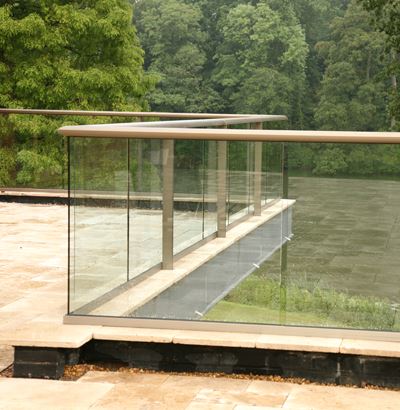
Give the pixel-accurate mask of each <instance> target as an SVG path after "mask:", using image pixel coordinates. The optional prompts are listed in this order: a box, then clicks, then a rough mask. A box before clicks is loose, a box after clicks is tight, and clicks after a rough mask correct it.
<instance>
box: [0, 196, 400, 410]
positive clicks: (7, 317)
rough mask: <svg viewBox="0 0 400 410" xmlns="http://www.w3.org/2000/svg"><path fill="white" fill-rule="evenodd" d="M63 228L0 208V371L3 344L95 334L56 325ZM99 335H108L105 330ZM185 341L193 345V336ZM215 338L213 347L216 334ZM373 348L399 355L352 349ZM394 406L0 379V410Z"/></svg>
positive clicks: (42, 216) (60, 307) (225, 388)
mask: <svg viewBox="0 0 400 410" xmlns="http://www.w3.org/2000/svg"><path fill="white" fill-rule="evenodd" d="M66 223H67V208H66V207H63V206H54V205H52V206H46V205H23V204H3V203H0V238H1V239H0V243H1V245H0V246H1V253H0V281H1V286H0V369H3V368H5V367H7V366H8V365H10V364H11V362H12V354H13V352H12V348H11V347H10V346H7V345H5V342H6V341H7V340H13V339H14V340H15V338H18V337H19V338H20V339H21V337H25V338H26V340H27V343H29V340H28V339H29V338H31V340H33V339H36V340H38V339H39V336H41V337H42V338H43V339H48V338H51V337H53V339H56V338H58V339H63V343H64V344H65V345H68V342H71V341H72V342H73V343H75V344H79V343H83V341H84V340H85V339H87V338H88V337H89V338H90V337H92V334H93V333H94V331H95V330H96V331H98V332H99V331H100V330H101V328H100V327H96V328H94V327H90V326H81V327H80V326H64V325H62V318H63V315H64V314H65V312H66V289H67V281H66V265H67V247H66V244H67V230H66ZM44 330H45V332H44ZM124 331H125V332H128V330H126V329H125V330H124ZM46 332H47V333H46ZM106 332H110V328H108V329H106V328H105V329H104V333H106ZM189 333H190V332H187V334H186V338H188V337H189V336H188V335H189ZM159 334H160V335H162V332H161V331H160V332H159ZM190 334H191V335H192V337H195V338H196V337H197V338H200V336H199V335H198V334H197V333H196V332H191V333H190ZM153 337H154V335H153ZM160 337H161V336H160ZM205 337H206V336H204V332H203V338H205ZM208 337H209V336H208ZM215 337H216V339H218V334H216V336H215ZM243 337H244V336H243ZM261 337H263V336H261ZM182 338H183V335H182V334H181V339H182ZM264 338H265V336H264ZM240 339H241V337H238V343H240ZM303 339H306V338H303ZM308 339H312V338H308ZM192 340H193V339H192ZM181 341H182V342H183V339H182V340H181ZM72 342H71V343H72ZM231 342H232V340H231ZM303 342H304V341H303ZM2 343H3V344H2ZM73 343H72V344H73ZM298 343H299V342H298ZM333 343H334V342H333ZM340 343H341V346H345V345H346V344H343V341H340ZM374 345H375V349H378V348H379V349H384V346H385V345H387V346H388V347H389V345H390V347H391V348H392V350H393V351H392V354H393V355H397V354H400V344H399V343H387V344H385V343H382V342H378V343H376V342H365V343H364V344H363V343H360V342H357V346H358V349H361V348H362V349H364V351H367V350H368V349H371V348H372V347H373V346H374ZM349 346H350V345H349V344H347V347H348V348H349V349H350V348H351V346H350V347H349ZM357 346H353V349H355V348H357ZM349 351H350V350H349ZM376 352H377V350H375V353H376ZM28 403H29V405H28ZM399 403H400V392H395V391H377V390H367V389H353V388H344V387H329V386H316V385H298V384H290V383H274V382H267V381H254V380H247V379H240V380H237V379H232V378H227V377H223V378H214V377H198V376H174V375H166V374H125V373H111V372H104V373H103V372H101V373H99V372H89V373H86V374H85V375H84V376H83V377H82V378H81V379H79V380H78V381H71V382H67V381H48V380H25V379H9V378H4V377H0V409H2V408H4V409H21V408H27V406H29V408H30V409H36V408H37V409H39V408H40V409H55V408H57V409H64V408H65V409H67V408H68V409H71V408H73V409H88V408H91V409H93V408H118V409H121V408H132V409H135V408H137V409H164V408H165V409H170V408H176V409H236V410H240V409H242V410H245V409H246V410H248V409H257V408H258V409H272V408H284V409H288V410H300V409H301V410H305V409H307V410H313V409H315V410H319V409H321V410H322V409H324V410H329V409H335V410H336V409H360V408H363V409H364V410H368V409H376V408H378V409H380V410H384V409H388V410H389V409H396V410H397V409H398V407H399V405H398V404H399Z"/></svg>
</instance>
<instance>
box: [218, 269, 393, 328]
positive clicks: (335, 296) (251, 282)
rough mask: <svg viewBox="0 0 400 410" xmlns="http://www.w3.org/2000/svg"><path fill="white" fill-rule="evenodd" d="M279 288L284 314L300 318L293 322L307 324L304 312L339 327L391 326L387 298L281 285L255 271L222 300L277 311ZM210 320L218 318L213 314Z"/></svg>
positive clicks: (320, 323)
mask: <svg viewBox="0 0 400 410" xmlns="http://www.w3.org/2000/svg"><path fill="white" fill-rule="evenodd" d="M282 291H283V292H284V293H285V295H286V297H285V304H286V307H285V308H284V311H285V312H287V313H288V316H289V315H290V314H291V313H302V315H301V316H300V317H302V318H298V319H297V320H300V322H297V324H304V325H308V324H309V323H307V322H306V320H307V318H308V317H309V316H307V315H310V314H313V315H315V316H316V317H317V318H318V322H317V324H318V325H323V324H324V323H325V322H334V323H336V324H337V325H339V326H342V327H354V328H362V329H382V330H389V329H392V328H393V326H394V325H395V311H394V310H393V309H392V306H391V304H390V302H389V301H388V300H382V299H379V298H374V297H366V296H358V295H350V294H347V293H344V292H338V291H335V290H332V289H323V288H320V287H318V286H314V287H312V288H309V287H307V286H304V284H301V283H296V282H291V283H289V284H287V285H286V286H285V287H284V288H282V287H281V284H280V283H279V281H277V280H272V279H266V278H264V277H260V276H257V275H256V274H255V275H252V276H250V277H249V278H247V279H246V280H245V281H244V282H242V283H241V284H240V285H239V286H238V287H236V288H235V289H234V290H233V291H232V292H231V293H230V294H229V295H228V296H227V297H226V298H225V301H227V302H230V303H233V304H240V305H244V306H259V307H265V308H268V309H270V310H272V311H280V310H282V309H283V305H282V300H281V295H282ZM217 308H218V305H217ZM211 314H212V311H211ZM213 320H218V317H215V314H214V315H213ZM314 320H315V318H314ZM267 321H268V318H267V317H266V318H264V322H267ZM292 324H294V323H292Z"/></svg>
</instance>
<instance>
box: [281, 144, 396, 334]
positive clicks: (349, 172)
mask: <svg viewBox="0 0 400 410" xmlns="http://www.w3.org/2000/svg"><path fill="white" fill-rule="evenodd" d="M305 150H306V151H305ZM289 159H290V163H291V164H292V173H291V177H290V187H289V194H290V197H292V198H295V199H296V204H295V206H294V219H293V227H294V237H293V240H292V241H291V242H290V243H289V245H288V260H287V266H288V269H287V275H286V277H287V286H286V293H287V306H286V319H285V323H286V324H297V325H313V326H322V327H324V326H329V327H339V328H356V329H371V330H397V331H399V330H400V318H399V312H398V309H399V302H400V252H399V245H400V224H399V205H398V204H399V201H400V181H399V177H400V146H395V145H338V144H335V145H333V144H313V145H309V146H305V145H304V144H303V145H296V144H290V145H289ZM300 159H301V161H300ZM307 159H308V160H307Z"/></svg>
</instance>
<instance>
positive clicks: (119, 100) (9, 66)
mask: <svg viewBox="0 0 400 410" xmlns="http://www.w3.org/2000/svg"><path fill="white" fill-rule="evenodd" d="M153 85H154V79H153V78H152V77H150V76H148V75H146V74H145V72H144V70H143V51H142V49H141V48H140V45H139V42H138V39H137V36H136V31H135V28H134V27H133V25H132V8H131V6H130V5H129V2H128V0H96V1H95V0H79V1H78V0H40V1H37V0H25V1H23V2H21V1H11V0H5V1H4V0H0V106H1V107H9V108H12V107H21V108H42V109H45V108H47V109H83V110H87V109H98V110H138V111H140V110H142V109H146V108H147V107H148V105H147V102H146V93H147V92H148V91H149V90H150V89H151V88H152V87H153ZM10 123H11V125H12V127H11V128H12V130H8V135H13V136H14V138H13V139H12V140H8V145H9V146H10V145H12V144H15V143H17V144H19V147H18V151H19V152H18V154H17V162H18V166H19V173H18V177H17V178H18V180H19V182H20V183H29V182H36V183H39V182H40V180H41V179H43V175H44V173H46V172H47V173H50V174H56V175H59V174H60V173H61V172H62V168H63V162H64V153H63V151H62V143H61V140H60V138H59V137H57V135H56V133H55V130H56V129H57V127H58V126H60V125H61V124H62V120H60V119H55V120H50V119H48V118H47V119H46V118H41V117H34V118H33V117H32V118H30V117H23V118H22V117H17V116H12V117H10ZM2 132H4V130H3V131H2ZM5 141H6V138H5V135H2V142H0V145H1V144H3V145H4V143H5ZM3 168H4V167H3ZM34 169H36V170H37V172H36V174H35V173H34V174H33V175H32V172H33V170H34Z"/></svg>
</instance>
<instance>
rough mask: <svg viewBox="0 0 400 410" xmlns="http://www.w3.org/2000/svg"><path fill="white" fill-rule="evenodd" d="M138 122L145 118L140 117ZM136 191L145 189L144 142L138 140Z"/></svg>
mask: <svg viewBox="0 0 400 410" xmlns="http://www.w3.org/2000/svg"><path fill="white" fill-rule="evenodd" d="M138 121H139V122H142V121H143V118H142V117H138ZM136 164H137V168H136V189H135V191H136V192H137V193H139V192H142V187H143V140H141V139H138V140H136Z"/></svg>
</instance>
